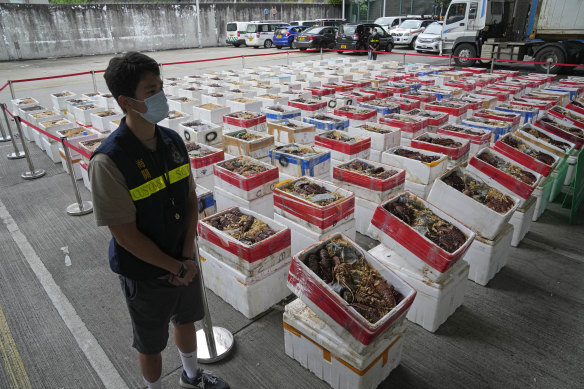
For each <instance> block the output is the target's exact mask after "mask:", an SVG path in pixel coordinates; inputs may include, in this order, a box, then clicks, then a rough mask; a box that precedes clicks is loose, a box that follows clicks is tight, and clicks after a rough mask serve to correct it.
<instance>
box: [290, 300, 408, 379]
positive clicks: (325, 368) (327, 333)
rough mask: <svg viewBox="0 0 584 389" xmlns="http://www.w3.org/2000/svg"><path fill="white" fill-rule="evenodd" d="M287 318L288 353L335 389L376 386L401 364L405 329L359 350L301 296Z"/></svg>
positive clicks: (393, 330)
mask: <svg viewBox="0 0 584 389" xmlns="http://www.w3.org/2000/svg"><path fill="white" fill-rule="evenodd" d="M283 319H284V348H285V351H286V354H287V355H288V356H290V357H291V358H293V359H295V360H296V361H298V362H299V363H300V364H301V365H302V366H303V367H305V368H306V369H308V370H310V371H311V372H313V373H314V374H315V375H316V376H317V377H318V378H320V379H321V380H323V381H325V382H326V383H328V384H329V385H330V386H331V387H332V388H334V389H375V388H376V387H377V386H378V385H379V384H380V383H381V382H382V381H384V380H385V379H386V378H387V376H389V374H390V373H391V371H392V370H393V369H395V368H396V367H397V366H398V365H399V364H400V361H401V355H402V349H403V339H404V334H405V330H404V329H403V328H399V330H398V327H396V328H395V329H392V330H391V331H387V333H385V334H383V336H382V337H380V338H378V339H376V341H375V342H374V343H372V344H371V345H370V346H369V347H368V348H367V350H366V351H365V352H362V353H357V352H356V351H355V350H353V349H351V348H350V347H347V345H346V344H345V341H346V339H347V336H340V335H338V334H337V333H335V332H334V331H333V330H332V328H330V327H329V326H328V325H327V324H326V323H325V322H324V321H323V320H322V319H320V318H319V317H318V316H316V314H315V313H314V312H312V310H310V308H308V307H307V306H306V305H305V304H304V303H303V302H302V301H301V300H300V299H296V300H294V301H293V302H291V303H289V304H288V305H286V307H285V311H284V316H283ZM402 327H403V326H402ZM347 334H348V333H347Z"/></svg>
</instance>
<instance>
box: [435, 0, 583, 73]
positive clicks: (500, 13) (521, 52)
mask: <svg viewBox="0 0 584 389" xmlns="http://www.w3.org/2000/svg"><path fill="white" fill-rule="evenodd" d="M582 15H584V1H582V0H507V1H505V0H483V1H479V2H477V0H453V1H452V3H450V6H449V7H448V11H447V12H446V17H445V21H444V26H443V27H442V53H445V54H449V53H452V54H454V55H455V56H457V57H463V58H455V59H454V60H455V62H456V64H457V65H459V66H472V65H474V63H475V62H476V60H474V59H471V58H477V56H480V58H500V59H510V60H517V61H522V60H523V59H524V58H525V56H530V57H533V58H534V59H535V62H548V60H550V61H551V62H553V63H570V64H582V63H584V18H583V17H582ZM535 67H536V68H537V70H538V71H541V72H545V71H547V70H548V67H549V71H550V72H552V73H557V72H558V71H559V70H560V69H561V66H559V65H548V64H547V63H546V64H541V65H535Z"/></svg>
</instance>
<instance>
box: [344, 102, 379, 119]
mask: <svg viewBox="0 0 584 389" xmlns="http://www.w3.org/2000/svg"><path fill="white" fill-rule="evenodd" d="M370 100H373V99H370ZM361 109H362V110H365V109H367V108H361ZM333 113H334V114H335V115H337V116H344V117H347V118H349V119H353V120H368V119H371V118H374V117H377V110H375V109H371V110H370V111H369V112H367V113H355V112H349V111H345V110H343V109H341V108H337V109H335V110H334V111H333Z"/></svg>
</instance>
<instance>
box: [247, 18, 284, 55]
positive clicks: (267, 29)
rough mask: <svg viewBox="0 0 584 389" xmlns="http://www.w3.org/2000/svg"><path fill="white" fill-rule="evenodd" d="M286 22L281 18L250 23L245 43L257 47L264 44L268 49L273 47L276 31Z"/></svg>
mask: <svg viewBox="0 0 584 389" xmlns="http://www.w3.org/2000/svg"><path fill="white" fill-rule="evenodd" d="M285 24H286V23H283V22H282V21H280V20H271V21H269V22H253V23H249V24H248V25H247V29H246V34H245V45H246V46H251V47H256V48H257V47H260V46H264V47H265V48H266V49H267V48H270V47H272V43H273V42H272V38H273V37H274V31H276V29H277V28H278V27H280V26H282V25H285Z"/></svg>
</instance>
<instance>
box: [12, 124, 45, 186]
mask: <svg viewBox="0 0 584 389" xmlns="http://www.w3.org/2000/svg"><path fill="white" fill-rule="evenodd" d="M14 120H15V121H16V130H17V131H18V136H19V137H20V141H21V142H22V150H23V152H24V155H26V160H27V162H28V171H27V172H24V173H22V174H21V175H20V177H22V178H24V179H25V180H34V179H35V178H40V177H42V176H44V175H45V174H46V172H45V171H44V170H43V169H38V170H35V168H34V165H33V164H32V159H31V158H30V153H29V152H28V146H27V145H26V142H25V141H24V137H23V136H22V126H21V124H20V116H16V117H15V118H14Z"/></svg>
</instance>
